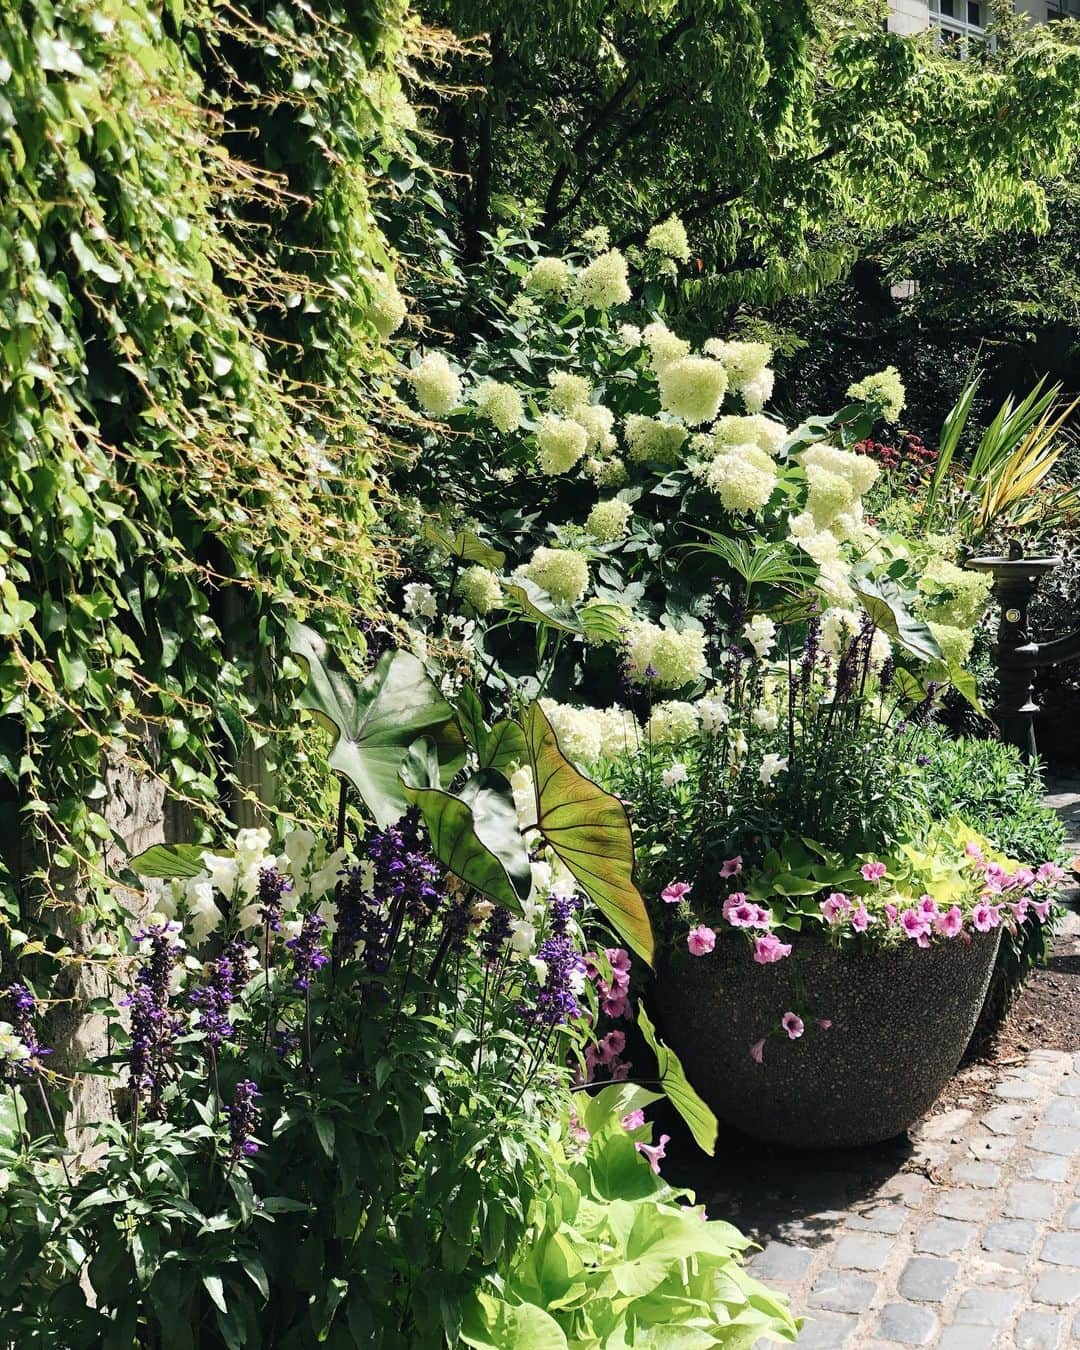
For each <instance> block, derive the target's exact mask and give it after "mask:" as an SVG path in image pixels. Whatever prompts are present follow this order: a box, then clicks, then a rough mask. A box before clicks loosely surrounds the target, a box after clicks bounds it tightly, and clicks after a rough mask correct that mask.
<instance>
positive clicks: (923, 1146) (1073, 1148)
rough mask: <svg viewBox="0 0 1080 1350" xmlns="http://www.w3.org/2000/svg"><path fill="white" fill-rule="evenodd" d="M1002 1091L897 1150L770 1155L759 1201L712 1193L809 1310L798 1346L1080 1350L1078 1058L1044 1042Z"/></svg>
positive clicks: (776, 1280) (776, 1283) (770, 1270)
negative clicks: (772, 1160)
mask: <svg viewBox="0 0 1080 1350" xmlns="http://www.w3.org/2000/svg"><path fill="white" fill-rule="evenodd" d="M991 1100H992V1101H994V1102H995V1103H996V1104H993V1105H989V1106H988V1109H985V1110H982V1111H968V1110H953V1111H949V1112H946V1113H945V1114H943V1115H938V1116H933V1117H930V1118H929V1119H928V1120H927V1121H926V1122H925V1123H924V1125H923V1126H922V1127H921V1128H920V1129H919V1130H918V1131H916V1132H913V1134H912V1135H911V1137H910V1139H909V1140H908V1141H907V1142H906V1143H905V1144H903V1145H897V1146H895V1151H894V1152H892V1153H891V1154H890V1153H888V1152H885V1153H884V1154H883V1152H882V1150H880V1149H876V1150H866V1151H865V1152H866V1154H867V1155H869V1156H867V1157H864V1158H862V1159H860V1158H859V1157H858V1155H856V1154H855V1153H852V1154H850V1155H847V1160H846V1162H845V1164H844V1166H843V1170H834V1169H837V1166H838V1164H837V1158H834V1157H832V1156H829V1157H828V1159H827V1160H826V1159H825V1158H824V1157H823V1156H822V1157H818V1158H814V1157H813V1156H812V1155H806V1156H804V1157H803V1159H802V1160H801V1163H800V1161H799V1160H797V1159H794V1158H793V1159H787V1160H785V1161H784V1162H783V1163H782V1165H781V1175H780V1176H779V1177H778V1176H777V1172H776V1168H775V1167H774V1166H773V1165H772V1164H768V1163H767V1164H765V1165H764V1170H767V1171H769V1172H770V1173H771V1181H770V1183H768V1184H766V1185H762V1186H761V1189H760V1191H759V1192H758V1193H757V1194H756V1195H748V1194H747V1192H746V1191H745V1190H743V1189H742V1188H739V1189H738V1190H735V1189H732V1190H730V1191H728V1192H727V1194H724V1193H722V1192H721V1193H719V1194H717V1195H716V1196H715V1197H714V1205H710V1211H711V1212H713V1213H716V1214H723V1215H724V1217H728V1218H730V1219H731V1220H732V1222H734V1223H736V1224H740V1225H741V1226H742V1227H743V1229H744V1231H747V1232H750V1233H752V1234H754V1235H755V1236H756V1237H757V1240H758V1241H759V1242H762V1243H763V1244H764V1245H763V1250H762V1251H760V1252H758V1253H757V1255H756V1256H755V1257H754V1258H753V1260H752V1261H751V1268H752V1270H753V1271H754V1273H755V1274H757V1275H759V1276H760V1277H761V1278H762V1279H763V1280H765V1281H766V1282H767V1283H768V1284H769V1285H771V1286H772V1287H774V1288H778V1289H784V1290H786V1291H787V1292H788V1293H789V1294H790V1296H791V1300H792V1304H793V1307H794V1309H795V1311H796V1312H797V1313H801V1314H803V1315H805V1316H806V1317H807V1318H808V1319H812V1320H809V1321H808V1322H807V1325H806V1327H805V1328H804V1330H803V1332H802V1334H801V1336H800V1337H799V1340H798V1343H797V1344H798V1346H799V1347H800V1350H834V1347H837V1348H838V1347H851V1350H856V1348H857V1350H864V1348H870V1347H873V1348H874V1350H887V1348H888V1350H893V1347H896V1346H910V1345H926V1346H935V1347H937V1348H938V1350H990V1348H991V1347H994V1348H995V1350H1005V1348H1009V1347H1018V1348H1019V1350H1037V1348H1038V1350H1043V1348H1044V1347H1045V1350H1051V1348H1053V1350H1056V1348H1057V1347H1061V1346H1067V1345H1080V1054H1076V1055H1070V1054H1066V1053H1064V1052H1062V1051H1044V1050H1036V1051H1034V1052H1032V1054H1031V1055H1030V1056H1029V1057H1028V1059H1027V1060H1026V1062H1024V1063H1019V1064H1016V1065H1014V1066H1010V1067H1009V1068H1007V1069H1005V1070H1004V1071H1003V1072H1002V1075H1001V1077H1000V1079H999V1081H997V1082H996V1083H995V1084H994V1086H993V1088H992V1090H991ZM785 1171H786V1173H787V1175H786V1176H785V1175H783V1172H785ZM755 1210H756V1213H755V1212H754V1211H755ZM762 1344H764V1343H762Z"/></svg>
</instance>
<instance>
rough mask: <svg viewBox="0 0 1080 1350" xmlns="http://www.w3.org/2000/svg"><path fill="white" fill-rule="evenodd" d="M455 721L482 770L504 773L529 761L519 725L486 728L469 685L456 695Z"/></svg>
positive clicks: (503, 722)
mask: <svg viewBox="0 0 1080 1350" xmlns="http://www.w3.org/2000/svg"><path fill="white" fill-rule="evenodd" d="M457 719H458V725H459V726H460V727H461V729H462V731H463V732H464V733H465V739H466V740H467V741H468V742H469V745H470V746H471V747H472V748H473V750H475V752H476V758H477V760H478V761H479V763H480V767H481V769H498V770H499V772H500V773H504V772H505V771H506V770H507V769H508V768H510V767H511V766H512V765H517V764H524V763H525V761H526V759H527V758H528V751H527V749H526V746H525V736H524V733H523V732H522V730H521V728H520V727H519V726H518V724H517V723H516V722H510V721H508V720H507V719H505V718H504V719H503V720H502V721H500V722H496V723H495V725H494V726H493V727H489V726H488V724H487V722H486V721H485V720H484V710H483V706H482V705H481V703H480V699H479V696H478V695H477V693H476V691H475V690H474V689H472V688H470V686H469V685H465V686H464V687H463V688H462V690H461V693H460V694H459V695H458V701H457Z"/></svg>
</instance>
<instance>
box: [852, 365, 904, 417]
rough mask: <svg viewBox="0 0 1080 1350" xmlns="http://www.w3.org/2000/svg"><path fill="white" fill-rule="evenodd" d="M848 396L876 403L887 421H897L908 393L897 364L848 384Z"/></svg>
mask: <svg viewBox="0 0 1080 1350" xmlns="http://www.w3.org/2000/svg"><path fill="white" fill-rule="evenodd" d="M847 392H848V398H854V399H859V400H860V401H861V402H864V403H876V404H877V406H878V407H879V408H880V410H881V415H882V417H883V418H884V419H885V421H886V422H895V421H896V419H897V418H898V417H899V416H900V413H901V412H902V411H903V407H904V403H905V402H906V400H907V393H906V391H905V389H904V384H903V381H902V380H901V379H900V372H899V371H898V370H897V369H896V367H895V366H886V367H885V369H884V370H879V371H878V372H877V374H875V375H867V376H866V378H865V379H863V380H857V381H856V382H855V383H854V384H852V385H849V386H848V391H847Z"/></svg>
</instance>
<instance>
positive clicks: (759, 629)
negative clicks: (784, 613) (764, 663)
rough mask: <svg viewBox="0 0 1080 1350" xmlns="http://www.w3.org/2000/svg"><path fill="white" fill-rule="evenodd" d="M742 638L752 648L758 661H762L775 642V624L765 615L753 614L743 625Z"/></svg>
mask: <svg viewBox="0 0 1080 1350" xmlns="http://www.w3.org/2000/svg"><path fill="white" fill-rule="evenodd" d="M743 636H744V637H745V638H746V640H747V642H749V643H750V645H751V647H753V649H754V651H755V653H756V654H757V657H758V659H759V660H764V659H765V657H766V656H768V654H769V652H770V651H772V647H773V643H774V642H775V641H776V624H775V623H774V622H773V621H772V619H770V618H769V616H768V615H767V614H755V615H754V617H753V618H752V619H750V620H748V621H747V622H746V623H745V624H744V625H743Z"/></svg>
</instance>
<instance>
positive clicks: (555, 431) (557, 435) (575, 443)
mask: <svg viewBox="0 0 1080 1350" xmlns="http://www.w3.org/2000/svg"><path fill="white" fill-rule="evenodd" d="M536 444H537V446H538V448H539V451H540V454H539V463H540V468H541V471H542V472H543V473H546V474H549V475H555V474H561V473H569V471H570V470H571V469H572V468H573V467H574V465H575V464H576V463H577V462H578V460H579V459H580V458H581V457H582V455H584V453H585V449H586V447H587V446H588V444H589V436H588V433H587V432H586V430H585V428H584V427H583V426H582V425H581V424H580V423H579V422H575V421H574V420H573V419H572V418H570V417H559V416H558V414H556V413H545V414H544V415H543V417H541V419H540V425H539V427H538V428H537V431H536Z"/></svg>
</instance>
